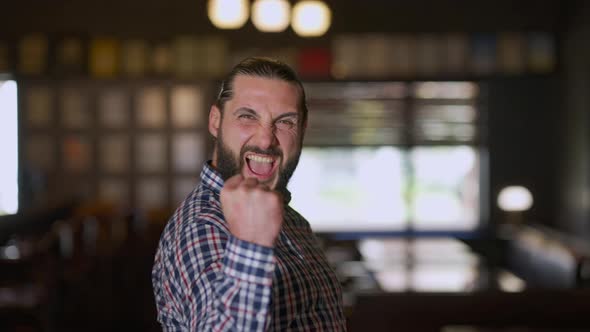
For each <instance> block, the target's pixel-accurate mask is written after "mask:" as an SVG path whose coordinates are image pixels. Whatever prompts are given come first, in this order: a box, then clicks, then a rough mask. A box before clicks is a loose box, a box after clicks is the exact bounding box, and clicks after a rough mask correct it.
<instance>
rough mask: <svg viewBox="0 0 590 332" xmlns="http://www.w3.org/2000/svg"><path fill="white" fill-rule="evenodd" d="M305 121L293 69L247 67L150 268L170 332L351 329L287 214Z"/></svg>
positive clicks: (237, 71)
mask: <svg viewBox="0 0 590 332" xmlns="http://www.w3.org/2000/svg"><path fill="white" fill-rule="evenodd" d="M306 125H307V106H306V101H305V91H304V89H303V85H302V84H301V81H300V80H299V79H298V77H297V75H296V73H295V72H294V71H293V70H292V69H291V68H290V67H288V66H287V65H285V64H283V63H281V62H278V61H276V60H272V59H267V58H248V59H245V60H243V61H242V62H240V63H239V64H238V65H237V66H236V67H234V68H233V70H232V71H231V72H230V73H229V74H228V76H227V77H226V79H225V80H224V81H223V83H222V84H221V89H220V92H219V95H218V98H217V100H216V102H215V104H214V105H213V106H212V107H211V110H210V112H209V126H208V128H209V132H210V133H211V135H212V136H213V137H214V138H215V148H214V151H213V158H212V160H210V161H208V162H207V163H206V164H205V165H204V166H203V170H202V172H201V177H200V180H201V181H200V183H199V184H198V186H197V187H196V188H195V189H194V190H193V192H192V193H191V194H189V195H188V197H187V198H186V199H185V201H184V202H183V203H182V204H181V205H180V207H179V208H178V209H177V210H176V212H175V213H174V215H173V216H172V217H171V218H170V220H169V222H168V224H167V225H166V227H165V229H164V231H163V233H162V236H161V239H160V243H159V247H158V251H157V253H156V257H155V262H154V267H153V271H152V282H153V287H154V295H155V299H156V305H157V309H158V321H159V322H160V324H161V325H162V328H163V329H164V330H165V331H269V330H270V331H345V330H346V323H345V319H344V315H343V311H342V294H341V288H340V284H339V282H338V279H337V278H336V276H335V274H334V271H333V270H332V268H331V267H330V266H329V264H328V262H327V261H326V258H325V256H324V254H323V253H322V251H321V249H320V247H319V244H318V242H317V240H316V238H315V237H314V235H313V234H312V231H311V228H310V226H309V223H308V222H307V221H306V220H305V219H304V218H303V217H302V216H301V215H299V213H297V212H296V211H295V210H293V209H292V208H291V207H289V205H288V203H289V200H290V193H289V191H288V190H287V183H288V181H289V178H290V177H291V175H292V174H293V172H294V171H295V168H296V167H297V163H298V161H299V156H300V154H301V148H302V143H303V135H304V133H305V128H306Z"/></svg>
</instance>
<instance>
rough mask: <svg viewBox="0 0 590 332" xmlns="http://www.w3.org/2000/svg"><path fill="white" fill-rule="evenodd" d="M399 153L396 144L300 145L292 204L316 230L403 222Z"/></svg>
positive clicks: (377, 227) (368, 227)
mask: <svg viewBox="0 0 590 332" xmlns="http://www.w3.org/2000/svg"><path fill="white" fill-rule="evenodd" d="M404 186H405V181H404V176H403V169H402V153H401V152H400V151H399V149H396V148H394V147H379V148H364V147H357V148H349V149H345V148H324V149H318V148H304V149H303V152H302V154H301V159H300V162H299V166H298V167H297V170H296V171H295V174H294V175H293V178H292V180H291V182H290V184H289V190H290V191H291V193H292V201H291V205H292V206H293V208H295V209H296V210H298V211H299V212H300V213H301V214H302V215H303V216H305V217H306V218H307V219H308V220H309V222H310V223H311V226H312V228H313V229H314V230H316V231H371V230H399V229H403V228H405V227H406V223H407V211H406V204H405V203H404V196H403V192H404Z"/></svg>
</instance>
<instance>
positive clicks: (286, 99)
mask: <svg viewBox="0 0 590 332" xmlns="http://www.w3.org/2000/svg"><path fill="white" fill-rule="evenodd" d="M299 93H300V92H299V89H298V87H297V85H295V84H293V83H291V82H287V81H284V80H281V79H278V78H267V77H257V76H246V75H240V76H236V79H235V81H234V85H233V97H232V98H231V99H233V100H234V101H240V102H244V101H245V102H248V101H256V100H263V101H266V100H268V99H269V98H270V99H272V100H273V101H276V102H280V103H283V104H289V105H290V104H292V106H293V107H295V108H298V105H299Z"/></svg>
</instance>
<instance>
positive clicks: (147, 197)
mask: <svg viewBox="0 0 590 332" xmlns="http://www.w3.org/2000/svg"><path fill="white" fill-rule="evenodd" d="M166 197H168V192H167V190H166V183H165V182H164V180H162V179H160V178H144V179H140V180H139V184H138V187H137V205H138V206H139V207H140V208H142V209H148V210H149V209H157V208H161V207H164V206H165V205H166Z"/></svg>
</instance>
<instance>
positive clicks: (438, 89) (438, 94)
mask: <svg viewBox="0 0 590 332" xmlns="http://www.w3.org/2000/svg"><path fill="white" fill-rule="evenodd" d="M477 94H478V88H477V84H475V83H470V82H421V83H414V84H413V95H414V97H416V98H421V99H473V98H475V97H477Z"/></svg>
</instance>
